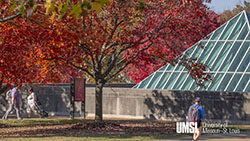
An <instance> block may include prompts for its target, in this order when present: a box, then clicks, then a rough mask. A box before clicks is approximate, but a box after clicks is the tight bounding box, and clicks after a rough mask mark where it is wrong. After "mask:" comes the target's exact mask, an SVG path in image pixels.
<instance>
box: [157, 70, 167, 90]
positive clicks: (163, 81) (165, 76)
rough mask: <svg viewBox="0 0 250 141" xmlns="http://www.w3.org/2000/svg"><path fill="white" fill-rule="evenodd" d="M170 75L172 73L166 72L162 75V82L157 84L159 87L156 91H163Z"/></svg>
mask: <svg viewBox="0 0 250 141" xmlns="http://www.w3.org/2000/svg"><path fill="white" fill-rule="evenodd" d="M170 74H171V73H170V72H165V73H164V74H163V75H162V77H161V80H160V81H159V83H158V84H157V86H156V87H155V88H156V89H162V87H163V86H164V84H165V83H166V81H167V80H168V78H169V75H170Z"/></svg>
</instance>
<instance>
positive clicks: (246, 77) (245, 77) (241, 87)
mask: <svg viewBox="0 0 250 141" xmlns="http://www.w3.org/2000/svg"><path fill="white" fill-rule="evenodd" d="M249 79H250V74H244V75H243V78H242V79H241V81H240V84H239V85H238V87H237V88H236V91H237V92H242V91H243V90H244V88H245V87H246V84H247V82H248V81H249Z"/></svg>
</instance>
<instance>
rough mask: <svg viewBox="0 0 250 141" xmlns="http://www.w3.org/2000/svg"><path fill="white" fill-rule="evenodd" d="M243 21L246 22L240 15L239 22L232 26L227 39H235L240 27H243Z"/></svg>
mask: <svg viewBox="0 0 250 141" xmlns="http://www.w3.org/2000/svg"><path fill="white" fill-rule="evenodd" d="M245 23H246V22H245V16H244V15H242V16H241V18H240V20H239V22H238V23H237V25H236V27H235V28H234V30H233V32H232V33H231V35H230V37H229V38H228V40H235V39H236V37H237V36H238V35H239V32H240V30H241V28H243V25H244V24H245ZM245 25H246V24H245ZM244 28H245V26H244ZM243 30H244V29H243ZM243 30H242V31H243Z"/></svg>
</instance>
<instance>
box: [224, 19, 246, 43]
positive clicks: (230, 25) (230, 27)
mask: <svg viewBox="0 0 250 141" xmlns="http://www.w3.org/2000/svg"><path fill="white" fill-rule="evenodd" d="M240 15H241V14H240ZM237 20H238V18H233V19H232V20H230V21H229V23H228V25H227V27H226V29H225V30H224V32H223V33H222V36H221V38H220V40H226V39H227V37H228V36H229V34H230V33H231V32H232V30H233V28H234V27H239V29H241V27H242V26H243V25H242V23H244V22H245V20H244V17H243V16H241V18H240V19H239V21H238V23H237ZM236 24H237V26H235V25H236ZM239 29H238V32H239ZM235 32H237V31H235Z"/></svg>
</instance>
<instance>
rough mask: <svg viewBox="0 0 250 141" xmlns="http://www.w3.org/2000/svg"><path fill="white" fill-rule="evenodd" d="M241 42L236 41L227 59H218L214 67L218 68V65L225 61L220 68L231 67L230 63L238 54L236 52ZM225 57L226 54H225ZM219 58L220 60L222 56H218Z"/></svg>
mask: <svg viewBox="0 0 250 141" xmlns="http://www.w3.org/2000/svg"><path fill="white" fill-rule="evenodd" d="M241 43H242V42H235V43H234V45H233V46H232V47H231V49H230V50H229V53H228V54H227V56H226V59H225V60H224V62H219V61H217V62H216V63H215V64H214V65H213V67H212V69H218V66H219V65H220V64H221V63H223V64H222V66H221V68H220V70H223V71H225V70H227V69H228V67H229V65H230V63H231V62H232V61H233V58H234V56H235V55H236V52H237V51H238V49H239V47H240V45H241ZM224 57H225V56H224ZM224 57H223V58H224ZM218 59H219V60H220V58H218Z"/></svg>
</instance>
